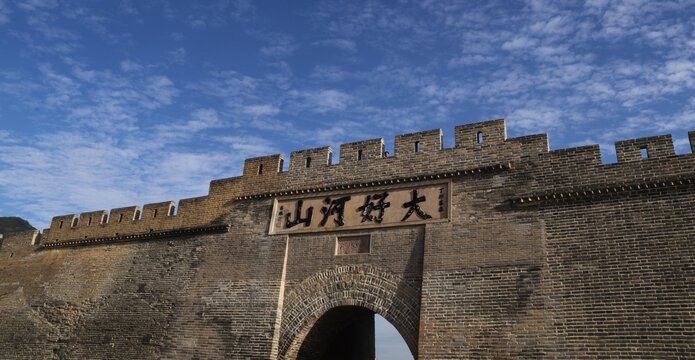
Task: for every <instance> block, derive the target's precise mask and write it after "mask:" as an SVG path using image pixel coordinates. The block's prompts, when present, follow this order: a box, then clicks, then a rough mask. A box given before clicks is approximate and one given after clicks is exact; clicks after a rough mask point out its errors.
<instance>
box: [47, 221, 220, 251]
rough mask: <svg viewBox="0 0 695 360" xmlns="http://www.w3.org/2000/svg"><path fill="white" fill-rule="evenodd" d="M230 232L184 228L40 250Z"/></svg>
mask: <svg viewBox="0 0 695 360" xmlns="http://www.w3.org/2000/svg"><path fill="white" fill-rule="evenodd" d="M228 230H229V225H226V224H225V225H210V226H200V227H193V228H182V229H174V230H165V231H153V232H148V233H141V234H131V235H119V236H111V237H101V238H87V239H75V240H65V241H58V242H49V243H45V244H41V245H39V248H38V249H39V250H44V249H55V248H65V247H78V246H88V245H98V244H112V243H121V242H129V241H139V240H156V239H165V238H170V237H178V236H186V235H198V234H214V233H223V232H227V231H228Z"/></svg>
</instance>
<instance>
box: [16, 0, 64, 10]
mask: <svg viewBox="0 0 695 360" xmlns="http://www.w3.org/2000/svg"><path fill="white" fill-rule="evenodd" d="M17 6H18V7H19V8H20V9H23V10H28V11H34V10H40V9H50V8H55V7H56V6H58V1H56V0H24V1H21V2H19V3H18V4H17Z"/></svg>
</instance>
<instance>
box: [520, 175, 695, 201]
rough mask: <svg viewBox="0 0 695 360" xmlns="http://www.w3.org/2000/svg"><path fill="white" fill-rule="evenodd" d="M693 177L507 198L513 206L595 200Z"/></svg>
mask: <svg viewBox="0 0 695 360" xmlns="http://www.w3.org/2000/svg"><path fill="white" fill-rule="evenodd" d="M693 184H695V177H689V178H675V179H662V180H650V181H643V182H635V183H624V184H612V185H600V186H593V187H583V188H574V189H567V190H561V191H557V192H549V193H538V194H533V195H528V196H523V197H519V198H514V199H510V200H508V201H509V203H510V204H511V205H512V206H513V207H530V206H543V205H546V204H553V203H559V202H563V203H565V202H579V201H587V200H596V199H603V198H609V197H614V196H618V195H621V194H627V193H631V192H644V191H654V190H664V189H674V188H681V187H687V186H692V185H693Z"/></svg>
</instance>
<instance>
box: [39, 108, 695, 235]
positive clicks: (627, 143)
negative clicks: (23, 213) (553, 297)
mask: <svg viewBox="0 0 695 360" xmlns="http://www.w3.org/2000/svg"><path fill="white" fill-rule="evenodd" d="M454 135H455V141H454V143H455V146H454V147H453V148H444V147H443V141H442V138H443V133H442V130H441V129H434V130H428V131H422V132H416V133H411V134H403V135H398V136H396V137H395V139H394V154H391V156H390V157H384V148H385V141H384V139H382V138H377V139H371V140H364V141H358V142H352V143H347V144H342V145H341V146H340V157H339V161H338V163H336V164H333V163H332V158H333V149H332V148H331V147H328V146H326V147H319V148H312V149H304V150H298V151H293V152H292V153H291V154H290V160H289V170H288V171H283V166H284V156H283V155H282V154H275V155H268V156H262V157H255V158H250V159H246V160H245V162H244V169H243V174H242V176H238V177H232V178H226V179H219V180H213V181H211V182H210V188H209V193H208V195H207V196H202V197H197V198H190V199H182V200H180V201H179V203H178V208H177V206H176V204H175V202H173V201H165V202H160V203H153V204H146V205H144V206H143V207H142V208H140V206H130V207H123V208H118V209H112V210H111V211H110V212H109V211H106V210H98V211H90V212H85V213H82V214H79V215H77V214H68V215H62V216H56V217H54V218H53V220H52V222H51V226H50V228H49V229H46V230H44V235H43V243H56V242H63V241H69V240H84V239H92V238H112V237H120V236H124V235H130V234H147V233H152V232H162V231H170V230H175V229H185V228H200V227H204V226H207V225H210V224H214V223H215V222H216V221H217V220H218V219H219V218H220V217H221V216H222V215H223V214H225V213H226V212H227V211H228V209H229V208H230V203H231V202H233V201H239V200H238V199H244V198H255V197H257V196H256V195H258V194H274V195H272V196H277V194H282V193H283V191H284V192H287V191H293V190H297V189H312V188H330V187H332V186H337V185H341V184H342V185H345V184H368V183H371V182H376V181H379V182H381V181H385V182H386V183H388V182H387V181H389V180H396V179H421V178H422V179H426V178H427V177H428V176H435V175H438V174H450V173H452V171H453V172H454V173H456V172H458V173H459V174H461V173H463V174H469V173H470V174H474V173H476V171H475V169H488V168H493V169H503V170H504V171H514V172H519V173H522V172H523V173H525V174H526V175H525V176H526V178H528V179H529V180H528V181H527V182H526V185H525V186H524V187H519V188H518V189H515V191H517V192H519V194H518V195H519V197H522V196H524V195H526V194H527V193H528V194H530V193H546V192H548V191H554V190H558V189H569V188H573V187H587V186H592V185H601V184H614V183H619V182H622V181H628V180H630V181H633V182H637V181H642V180H648V179H651V180H654V179H658V178H660V177H668V178H674V177H680V176H683V175H694V174H695V157H693V156H692V155H691V154H687V155H682V156H676V154H675V150H674V145H673V140H672V138H671V135H660V136H652V137H646V138H640V139H630V140H622V141H617V142H616V143H615V149H616V154H617V158H618V163H615V164H603V162H602V159H601V149H600V147H599V146H598V145H588V146H581V147H575V148H568V149H560V150H552V151H550V150H549V145H548V136H547V134H536V135H528V136H522V137H516V138H507V128H506V123H505V120H504V119H499V120H492V121H486V122H481V123H474V124H466V125H460V126H456V127H455V129H454ZM689 138H690V143H691V148H692V149H695V131H693V132H690V133H689ZM508 164H516V165H514V166H511V167H509V166H507V165H508ZM509 169H513V170H509ZM413 181H415V180H413Z"/></svg>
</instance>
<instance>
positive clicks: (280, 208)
mask: <svg viewBox="0 0 695 360" xmlns="http://www.w3.org/2000/svg"><path fill="white" fill-rule="evenodd" d="M448 194H449V183H443V184H427V185H421V186H409V187H400V188H392V189H378V190H377V189H375V190H371V191H369V190H366V191H365V190H362V191H353V192H349V193H342V194H334V193H331V194H329V195H326V196H322V197H314V198H299V199H298V198H290V199H277V200H276V202H275V205H274V208H273V220H272V221H273V222H272V225H271V227H270V233H271V234H281V233H304V232H318V231H339V230H349V229H359V228H371V227H383V226H403V225H414V224H418V223H425V222H431V221H442V220H446V219H448V217H449V216H448V212H449V206H448V203H449V201H448V197H449V196H448ZM316 213H318V216H314V215H315V214H316Z"/></svg>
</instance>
